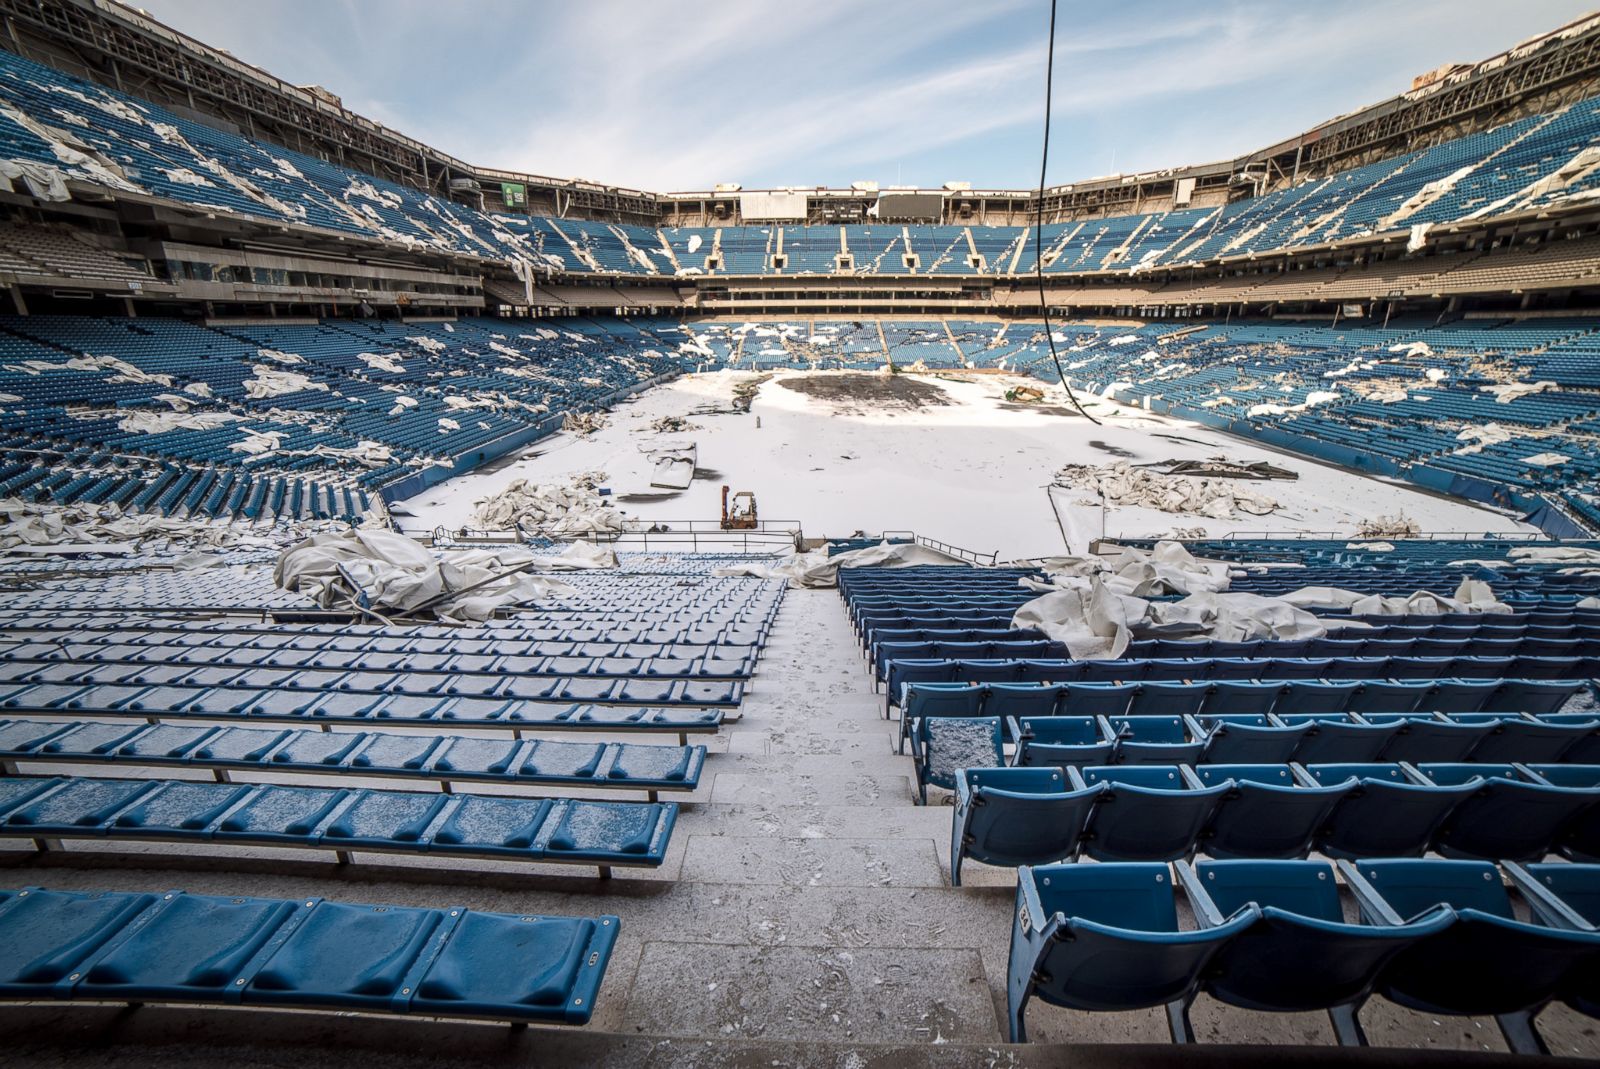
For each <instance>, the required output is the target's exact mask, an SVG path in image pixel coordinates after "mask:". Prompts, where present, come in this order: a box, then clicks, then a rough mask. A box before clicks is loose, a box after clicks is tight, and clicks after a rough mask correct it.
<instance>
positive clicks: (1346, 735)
mask: <svg viewBox="0 0 1600 1069" xmlns="http://www.w3.org/2000/svg"><path fill="white" fill-rule="evenodd" d="M1278 719H1279V720H1281V721H1283V722H1284V723H1285V724H1288V725H1290V726H1300V725H1304V726H1305V727H1306V733H1305V735H1304V737H1302V738H1301V740H1300V745H1299V746H1297V747H1296V748H1295V751H1294V759H1295V760H1296V761H1298V762H1300V763H1301V764H1312V763H1317V764H1334V763H1344V762H1361V761H1371V760H1373V759H1375V758H1376V757H1377V756H1378V754H1380V753H1382V752H1383V748H1384V747H1385V746H1386V745H1388V742H1389V739H1390V738H1392V737H1393V736H1394V734H1395V732H1397V731H1398V730H1399V727H1398V726H1397V725H1395V724H1369V723H1368V722H1367V721H1365V720H1363V719H1361V718H1360V717H1359V716H1355V715H1353V714H1351V715H1346V714H1342V713H1317V714H1314V715H1310V716H1302V715H1299V714H1294V713H1290V714H1285V715H1282V716H1279V717H1278Z"/></svg>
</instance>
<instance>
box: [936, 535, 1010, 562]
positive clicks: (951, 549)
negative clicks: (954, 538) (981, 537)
mask: <svg viewBox="0 0 1600 1069" xmlns="http://www.w3.org/2000/svg"><path fill="white" fill-rule="evenodd" d="M917 545H919V546H927V547H928V548H929V549H936V550H938V551H939V552H940V553H948V554H949V555H950V556H952V557H959V558H960V559H962V560H965V561H971V562H972V563H973V564H980V565H982V566H983V567H985V568H993V567H994V562H995V561H996V560H998V559H999V558H1000V551H999V550H995V551H994V552H993V553H979V552H978V551H977V550H975V549H963V548H962V547H960V546H952V545H951V544H950V543H949V542H941V541H939V540H938V539H937V538H929V537H928V536H927V535H917Z"/></svg>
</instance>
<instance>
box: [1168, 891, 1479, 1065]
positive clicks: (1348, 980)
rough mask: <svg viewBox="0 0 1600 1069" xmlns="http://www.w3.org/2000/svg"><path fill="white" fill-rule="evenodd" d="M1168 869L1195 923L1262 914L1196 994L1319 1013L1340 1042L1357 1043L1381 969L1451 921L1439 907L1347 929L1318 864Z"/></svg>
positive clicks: (1230, 945)
mask: <svg viewBox="0 0 1600 1069" xmlns="http://www.w3.org/2000/svg"><path fill="white" fill-rule="evenodd" d="M1175 869H1176V871H1177V874H1178V878H1179V880H1180V881H1181V882H1182V883H1183V886H1184V890H1185V892H1186V893H1187V894H1188V897H1189V902H1190V904H1191V905H1192V906H1193V908H1194V914H1195V921H1196V923H1198V924H1200V925H1201V926H1202V927H1207V928H1213V927H1217V926H1219V925H1222V924H1226V923H1227V918H1229V917H1232V916H1234V915H1236V914H1238V913H1240V912H1241V911H1247V910H1248V909H1249V908H1250V907H1252V906H1253V907H1255V908H1257V909H1259V910H1260V911H1261V916H1260V918H1259V919H1258V920H1256V922H1255V923H1254V924H1252V925H1250V927H1248V928H1246V929H1245V930H1244V931H1243V932H1240V933H1239V934H1238V935H1237V936H1235V938H1234V939H1232V940H1231V941H1230V942H1228V943H1227V944H1226V945H1225V946H1224V947H1223V948H1222V950H1221V951H1220V952H1218V954H1217V956H1216V957H1214V958H1212V959H1211V963H1210V964H1209V965H1208V966H1207V968H1206V979H1205V983H1204V990H1205V992H1206V993H1207V994H1209V995H1211V996H1212V997H1213V998H1215V999H1218V1000H1219V1001H1221V1002H1226V1003H1228V1004H1230V1005H1233V1006H1243V1007H1245V1008H1246V1009H1252V1010H1266V1011H1269V1012H1276V1013H1303V1012H1308V1011H1314V1010H1326V1011H1328V1015H1329V1017H1330V1019H1331V1020H1332V1022H1333V1027H1334V1032H1335V1035H1336V1036H1337V1037H1338V1039H1339V1041H1340V1042H1341V1043H1342V1044H1347V1045H1364V1044H1365V1042H1366V1038H1365V1036H1364V1035H1363V1033H1362V1030H1361V1025H1360V1021H1359V1018H1358V1014H1359V1012H1360V1009H1361V1004H1362V1003H1363V1002H1365V1001H1366V999H1367V997H1368V996H1369V995H1370V994H1371V993H1372V989H1373V986H1374V985H1375V984H1376V983H1377V982H1378V979H1379V977H1380V976H1381V975H1382V973H1383V969H1384V966H1385V965H1387V964H1388V962H1389V961H1390V960H1391V959H1393V958H1394V956H1395V955H1396V954H1399V953H1400V952H1401V951H1402V950H1405V949H1406V948H1407V947H1410V946H1412V945H1413V944H1414V943H1416V941H1417V940H1419V939H1422V938H1425V937H1428V936H1431V935H1434V934H1435V933H1437V932H1440V931H1443V930H1444V929H1445V928H1447V927H1449V926H1450V925H1451V924H1452V923H1453V922H1454V920H1455V915H1454V913H1453V912H1452V911H1450V910H1449V909H1447V908H1440V909H1436V910H1434V911H1432V912H1431V913H1427V914H1424V915H1422V916H1420V917H1418V918H1415V919H1413V920H1411V921H1409V922H1408V923H1406V924H1400V925H1392V926H1386V925H1375V924H1349V923H1346V921H1345V919H1344V911H1343V909H1342V908H1341V906H1340V902H1339V885H1338V881H1337V880H1336V879H1335V874H1334V868H1333V866H1332V865H1329V864H1327V863H1326V862H1321V861H1199V862H1196V863H1195V864H1194V866H1193V867H1192V868H1191V867H1190V866H1189V865H1188V864H1187V863H1185V862H1181V861H1180V862H1179V863H1178V864H1177V865H1176V866H1175Z"/></svg>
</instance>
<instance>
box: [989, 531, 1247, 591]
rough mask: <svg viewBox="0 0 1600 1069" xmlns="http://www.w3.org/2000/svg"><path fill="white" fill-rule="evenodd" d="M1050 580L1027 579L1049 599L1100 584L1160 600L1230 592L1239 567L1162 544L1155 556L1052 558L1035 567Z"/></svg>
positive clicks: (1114, 549) (1114, 551) (1112, 549)
mask: <svg viewBox="0 0 1600 1069" xmlns="http://www.w3.org/2000/svg"><path fill="white" fill-rule="evenodd" d="M1035 563H1037V564H1038V566H1039V567H1040V569H1041V570H1043V571H1044V572H1045V574H1046V575H1048V576H1049V577H1050V582H1049V583H1048V584H1046V583H1041V582H1039V581H1037V580H1031V579H1023V580H1021V581H1020V582H1021V583H1022V585H1023V586H1024V587H1026V588H1028V589H1030V590H1038V591H1040V592H1041V593H1047V592H1049V591H1050V590H1051V589H1053V588H1056V587H1063V588H1068V589H1075V590H1086V589H1088V586H1089V582H1090V580H1091V579H1095V578H1098V579H1099V580H1100V581H1101V582H1102V583H1104V584H1105V586H1106V588H1107V589H1108V590H1110V591H1112V592H1113V593H1117V594H1131V595H1133V596H1134V597H1140V598H1148V597H1159V596H1160V595H1162V594H1199V593H1216V592H1219V591H1223V590H1227V589H1228V582H1229V574H1230V572H1231V571H1232V568H1233V566H1232V565H1230V564H1227V563H1226V562H1224V561H1214V560H1202V559H1200V558H1198V557H1196V556H1194V554H1192V553H1190V552H1189V550H1188V548H1187V547H1185V546H1184V545H1183V543H1181V542H1170V541H1165V542H1158V543H1156V547H1155V549H1153V550H1143V549H1139V548H1138V547H1137V546H1117V545H1113V546H1107V547H1106V548H1105V549H1104V550H1102V551H1101V553H1100V554H1099V555H1097V556H1089V557H1047V558H1045V559H1044V560H1042V561H1037V562H1035Z"/></svg>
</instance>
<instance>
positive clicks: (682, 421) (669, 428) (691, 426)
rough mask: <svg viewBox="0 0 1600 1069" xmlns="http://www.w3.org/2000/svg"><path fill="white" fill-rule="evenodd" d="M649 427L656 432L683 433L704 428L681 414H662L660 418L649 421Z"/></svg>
mask: <svg viewBox="0 0 1600 1069" xmlns="http://www.w3.org/2000/svg"><path fill="white" fill-rule="evenodd" d="M649 429H650V430H652V431H655V432H656V433H657V434H683V433H687V432H688V431H698V430H704V428H703V427H701V426H700V424H698V423H691V422H690V421H689V420H688V419H686V418H685V417H683V416H662V417H661V418H660V419H654V420H651V421H650V424H649Z"/></svg>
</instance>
